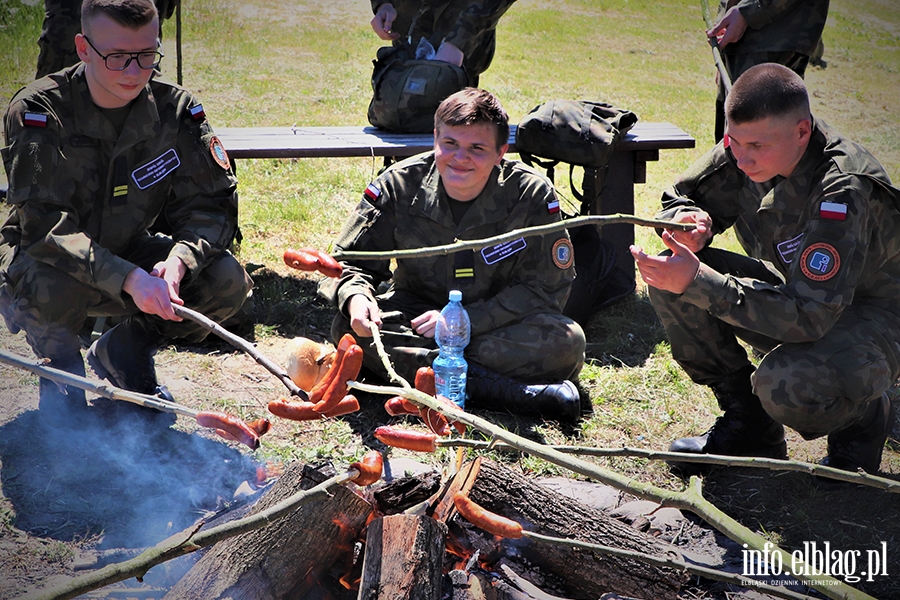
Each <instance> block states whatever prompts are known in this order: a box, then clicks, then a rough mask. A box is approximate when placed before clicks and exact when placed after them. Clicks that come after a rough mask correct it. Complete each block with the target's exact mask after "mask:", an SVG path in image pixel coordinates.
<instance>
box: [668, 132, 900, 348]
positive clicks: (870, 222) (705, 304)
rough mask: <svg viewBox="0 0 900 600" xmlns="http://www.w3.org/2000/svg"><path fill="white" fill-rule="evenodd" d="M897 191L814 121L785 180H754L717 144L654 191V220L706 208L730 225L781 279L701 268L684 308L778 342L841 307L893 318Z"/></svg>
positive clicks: (828, 319)
mask: <svg viewBox="0 0 900 600" xmlns="http://www.w3.org/2000/svg"><path fill="white" fill-rule="evenodd" d="M898 206H900V190H897V189H896V188H894V187H893V186H892V185H891V181H890V178H889V177H888V175H887V173H886V172H885V171H884V169H883V168H882V166H881V165H880V164H879V163H878V161H877V160H876V159H875V158H874V157H873V156H872V155H871V154H869V152H868V151H867V150H865V149H864V148H862V147H861V146H858V145H856V144H854V143H852V142H850V141H848V140H846V139H844V138H842V137H840V136H838V135H837V134H835V133H833V132H831V131H830V130H829V129H828V127H827V126H826V125H825V124H824V123H822V122H821V121H819V120H815V121H814V127H813V134H812V137H811V140H810V142H809V146H808V148H807V150H806V152H805V154H804V155H803V157H802V158H801V159H800V162H799V163H798V165H797V167H796V168H795V169H794V172H793V173H792V174H791V176H790V177H788V178H783V177H776V178H774V179H772V180H771V181H769V182H767V183H765V184H756V183H754V182H752V181H751V180H750V179H749V178H747V177H746V176H744V174H743V173H742V172H741V171H740V170H739V169H738V168H737V166H736V164H735V162H734V158H733V157H732V155H731V153H730V152H729V151H728V149H726V148H725V147H724V146H723V144H722V143H719V144H718V145H717V146H716V147H715V148H713V149H712V150H711V151H710V152H709V153H708V154H707V155H706V156H704V157H703V158H701V159H700V160H699V161H698V162H697V163H695V164H694V165H693V166H692V167H691V168H690V169H689V170H688V171H687V173H685V174H684V175H683V176H682V177H681V178H680V179H679V180H678V181H677V182H676V183H675V185H674V187H673V188H671V189H670V190H667V191H666V192H665V193H664V195H663V207H664V209H663V211H662V212H660V213H659V215H658V216H659V217H661V218H665V219H669V218H674V217H676V216H677V215H678V214H679V213H681V212H682V211H691V210H695V208H700V209H702V210H705V211H706V212H707V213H709V215H710V216H711V217H712V219H713V232H714V233H719V232H722V231H724V230H725V229H727V228H728V227H731V226H734V228H735V232H736V234H737V237H738V240H739V241H740V243H741V245H742V246H743V248H744V250H745V251H746V252H747V254H748V255H750V256H752V257H755V258H759V259H761V260H764V261H767V262H768V263H770V264H771V266H772V268H774V269H776V270H777V271H779V272H780V273H781V275H782V276H783V277H784V279H785V283H784V284H782V285H778V286H772V285H769V284H766V283H763V282H761V281H756V280H751V279H741V278H737V277H733V276H729V275H724V274H720V273H716V272H714V271H711V270H708V269H702V270H701V272H700V273H699V274H698V276H697V278H696V279H695V280H694V282H693V283H692V284H691V285H690V287H689V288H688V289H687V290H686V291H685V293H684V298H685V299H687V300H688V301H689V302H690V303H692V304H694V305H696V306H699V307H701V308H704V309H706V310H708V311H710V312H711V313H712V314H714V315H716V316H717V317H719V318H721V319H723V320H725V321H727V322H728V323H731V324H733V325H736V326H738V327H742V328H745V329H747V330H750V331H755V332H757V333H761V334H763V335H767V336H769V337H771V338H772V339H775V340H780V341H784V342H803V341H809V340H815V339H819V338H820V337H822V336H823V335H824V334H825V333H827V332H828V330H829V329H830V328H831V326H832V325H833V324H834V323H835V322H836V321H837V319H838V318H839V317H840V316H841V311H842V310H843V309H844V307H845V306H847V305H851V304H852V305H854V306H858V305H865V306H867V307H871V309H872V310H871V312H870V314H875V315H877V316H878V318H885V319H888V320H890V321H891V322H893V323H895V324H896V323H898V319H900V208H898Z"/></svg>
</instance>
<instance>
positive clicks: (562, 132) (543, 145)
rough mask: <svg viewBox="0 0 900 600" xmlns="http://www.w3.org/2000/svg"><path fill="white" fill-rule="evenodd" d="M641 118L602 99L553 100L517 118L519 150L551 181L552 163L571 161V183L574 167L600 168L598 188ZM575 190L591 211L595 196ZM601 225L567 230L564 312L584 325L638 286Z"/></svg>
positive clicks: (582, 208)
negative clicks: (570, 262)
mask: <svg viewBox="0 0 900 600" xmlns="http://www.w3.org/2000/svg"><path fill="white" fill-rule="evenodd" d="M637 120H638V118H637V115H635V114H634V113H633V112H631V111H628V110H623V109H620V108H616V107H614V106H611V105H609V104H606V103H603V102H590V101H579V100H553V101H550V102H546V103H544V104H540V105H538V106H536V107H535V108H534V109H533V110H532V111H531V112H530V113H528V114H527V115H525V117H524V118H523V119H522V121H521V122H519V126H518V127H517V129H516V151H517V152H518V153H519V156H520V157H521V158H522V160H523V161H524V162H525V163H526V164H528V165H532V166H534V164H537V165H538V166H540V167H543V168H544V169H547V176H548V177H549V178H550V180H551V181H553V168H554V167H555V166H556V165H558V164H559V163H561V162H563V163H569V183H570V184H572V174H573V171H574V168H575V166H580V167H584V168H590V169H596V170H597V171H598V173H599V175H600V177H598V179H600V181H599V182H598V183H599V185H598V187H597V190H596V191H597V193H599V192H600V189H601V188H602V187H603V186H602V181H603V179H605V174H606V170H607V169H608V167H609V160H610V158H612V155H613V152H615V150H616V143H617V142H618V141H619V139H620V138H621V136H622V135H624V134H625V133H626V132H627V131H628V130H629V129H631V127H632V126H634V124H635V123H637ZM538 156H539V157H541V159H539V158H536V157H538ZM571 190H572V195H573V196H575V197H576V198H577V199H578V200H579V202H580V203H581V206H580V210H579V212H580V213H581V214H587V212H588V209H589V208H590V205H591V203H592V202H593V200H594V199H593V198H588V199H585V198H584V195H583V194H581V193H580V192H579V191H578V190H577V189H576V187H575V185H574V184H572V185H571ZM599 229H600V228H599V227H597V226H595V225H590V224H588V225H582V226H581V227H577V228H575V229H572V230H571V231H570V232H569V234H570V236H571V238H572V247H573V248H574V253H575V273H576V276H575V281H574V282H572V289H571V291H570V293H569V299H568V300H567V301H566V306H565V307H564V308H563V314H564V315H566V316H567V317H569V318H571V319H573V320H574V321H576V322H578V323H579V324H580V325H582V326H586V325H587V322H588V321H589V320H590V318H591V317H592V316H593V315H594V314H595V313H596V312H597V311H598V310H600V309H601V308H604V307H606V306H610V305H612V304H615V303H616V302H618V301H619V300H621V299H623V298H624V297H626V296H628V295H630V294H631V293H632V292H633V291H634V289H635V276H634V273H630V274H629V273H626V272H625V271H623V270H622V269H620V268H618V267H617V266H616V258H617V252H616V248H615V247H613V245H612V244H611V243H610V242H609V240H606V239H603V238H602V237H601V236H600V230H599Z"/></svg>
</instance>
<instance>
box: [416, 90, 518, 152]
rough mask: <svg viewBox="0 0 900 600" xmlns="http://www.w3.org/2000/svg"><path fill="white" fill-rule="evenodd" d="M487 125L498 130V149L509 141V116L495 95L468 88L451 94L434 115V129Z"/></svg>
mask: <svg viewBox="0 0 900 600" xmlns="http://www.w3.org/2000/svg"><path fill="white" fill-rule="evenodd" d="M479 123H487V124H490V125H494V126H495V127H496V128H497V148H500V147H501V146H503V144H505V143H506V142H508V141H509V115H507V114H506V111H505V110H504V109H503V106H501V105H500V101H499V100H498V99H497V97H496V96H495V95H493V94H492V93H490V92H488V91H486V90H480V89H478V88H473V87H467V88H464V89H462V90H460V91H458V92H456V93H455V94H451V95H450V96H447V98H445V99H444V101H443V102H441V104H440V106H438V108H437V111H435V113H434V128H435V129H436V130H440V128H441V126H442V125H450V126H451V127H455V126H457V125H477V124H479Z"/></svg>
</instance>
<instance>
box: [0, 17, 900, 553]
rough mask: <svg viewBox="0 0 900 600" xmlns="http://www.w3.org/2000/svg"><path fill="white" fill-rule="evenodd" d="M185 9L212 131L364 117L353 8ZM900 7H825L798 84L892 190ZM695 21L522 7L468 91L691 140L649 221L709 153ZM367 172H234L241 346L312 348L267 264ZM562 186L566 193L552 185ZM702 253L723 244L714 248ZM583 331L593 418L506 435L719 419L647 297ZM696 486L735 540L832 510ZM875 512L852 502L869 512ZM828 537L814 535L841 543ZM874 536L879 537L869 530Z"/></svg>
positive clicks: (819, 499) (341, 208) (0, 24)
mask: <svg viewBox="0 0 900 600" xmlns="http://www.w3.org/2000/svg"><path fill="white" fill-rule="evenodd" d="M37 4H40V3H37ZM183 11H184V16H183V23H184V81H185V85H186V87H188V88H189V89H191V90H193V91H195V92H196V93H197V94H198V95H199V97H200V98H201V100H202V101H203V104H204V108H205V109H206V112H207V114H208V115H209V116H210V118H211V120H212V123H213V126H214V127H222V126H290V125H293V124H297V125H347V124H358V125H362V124H364V123H365V112H366V107H367V104H368V100H369V94H370V86H369V76H370V71H371V60H372V58H373V57H374V54H375V50H376V49H377V48H378V47H379V45H380V41H379V40H377V39H376V38H375V36H374V35H373V34H372V33H371V30H370V28H369V25H368V21H369V19H370V18H371V13H370V10H369V3H368V2H367V1H364V0H352V1H347V2H335V1H334V0H327V1H326V0H304V1H302V2H298V3H283V2H279V1H277V0H253V1H252V2H250V3H246V2H244V3H240V2H236V1H234V0H204V1H203V2H189V3H186V4H185V6H184V9H183ZM41 13H42V11H41V7H40V6H37V5H36V6H26V5H22V4H19V2H18V0H0V45H2V47H3V48H4V50H3V52H2V54H0V95H2V96H4V97H7V98H8V97H10V96H11V95H12V94H13V93H14V92H15V91H16V90H17V89H18V88H19V87H20V86H21V85H23V84H25V83H27V82H28V81H29V80H30V79H31V77H32V76H33V72H34V65H35V60H36V56H37V46H36V43H35V40H36V39H37V36H38V33H39V30H40V25H41V19H42V14H41ZM898 13H900V11H897V10H896V9H895V7H894V3H893V2H891V1H890V0H832V2H831V8H830V15H829V21H828V24H827V26H826V29H825V33H824V42H825V60H826V61H827V67H826V68H818V67H811V68H810V69H809V71H808V72H807V77H806V81H807V85H808V87H809V89H810V92H811V98H812V105H813V111H814V113H815V114H816V115H818V116H819V117H821V118H823V119H824V120H826V121H827V122H829V123H830V124H832V125H833V126H835V127H836V128H837V129H838V130H839V131H842V132H844V133H845V134H847V135H848V136H850V137H851V138H852V139H854V140H855V141H858V142H860V143H862V144H864V145H865V146H866V147H868V148H869V149H870V150H871V151H872V152H873V153H874V154H875V155H876V156H877V157H878V158H879V159H880V160H881V162H882V164H884V166H885V168H886V169H887V171H888V173H889V174H890V175H891V176H892V177H893V178H894V180H900V136H897V131H898V130H900V93H898V92H900V89H898V88H900V86H898V83H897V82H898V81H900V79H898V77H897V74H898V68H900V67H898V66H900V14H898ZM702 27H703V23H702V18H701V16H700V7H699V5H698V3H696V2H693V1H690V2H689V1H682V0H661V1H652V2H651V1H650V0H560V1H559V2H555V3H547V2H542V1H540V0H519V1H518V2H517V3H516V4H514V5H513V6H512V8H510V10H509V12H508V13H507V15H506V16H505V17H504V18H503V19H502V20H501V22H500V25H499V27H498V42H497V53H496V57H495V59H494V62H493V65H492V66H491V69H490V70H489V71H487V72H486V73H485V74H484V75H482V78H481V85H482V86H483V87H485V88H487V89H490V90H492V91H494V92H495V93H497V95H498V96H499V97H500V99H501V100H502V101H503V103H504V105H505V107H506V108H507V110H508V112H509V114H510V117H511V120H512V121H513V122H517V121H518V120H519V119H521V118H522V117H523V116H524V115H525V114H526V113H527V112H528V111H530V110H531V109H532V108H533V107H534V106H535V105H537V104H539V103H540V102H543V101H546V100H550V99H553V98H584V99H596V100H602V101H607V102H610V103H612V104H615V105H618V106H622V107H625V108H628V109H631V110H633V111H634V112H635V113H637V114H638V116H639V117H640V118H641V119H642V120H643V121H648V122H651V121H670V122H672V123H674V124H676V125H677V126H679V127H680V128H682V129H684V130H685V131H687V132H688V133H690V134H691V135H693V136H694V137H695V138H696V139H697V147H696V148H695V149H692V150H671V151H663V152H661V153H660V160H659V161H658V162H651V163H649V165H648V169H647V183H646V184H645V185H641V186H637V189H636V212H637V213H638V214H640V215H644V216H650V215H652V214H653V213H654V212H655V211H656V208H657V206H658V202H659V194H660V192H661V190H663V189H664V188H665V187H667V186H668V185H670V183H671V182H672V181H673V180H674V179H675V178H676V177H677V176H678V175H679V174H680V173H681V172H682V171H684V170H685V169H686V168H687V167H688V166H689V165H690V164H691V163H692V162H693V161H694V160H696V159H697V158H698V157H699V156H701V154H702V153H703V152H704V151H705V150H706V149H708V148H709V147H710V146H711V145H712V129H713V117H714V115H713V103H714V95H715V89H714V84H713V81H714V67H713V64H712V60H711V56H710V52H709V48H708V45H707V44H706V42H705V40H704V36H703V34H702ZM174 39H175V30H174V24H173V23H172V22H171V21H170V22H167V23H166V24H165V32H164V51H165V53H166V55H167V56H166V59H165V61H164V63H163V66H164V68H165V70H166V72H167V74H168V75H169V76H170V77H172V78H174V73H175V59H174V57H175V47H174ZM380 166H381V165H380V162H379V161H374V160H368V159H328V160H325V159H322V160H303V161H297V160H283V161H281V160H256V161H241V163H240V164H239V165H238V176H239V179H240V188H239V189H240V194H241V217H240V224H241V229H242V232H243V235H244V240H243V242H242V244H241V247H240V255H239V256H240V258H241V260H242V261H243V262H244V263H245V264H246V265H248V266H250V268H254V269H257V270H256V271H255V272H254V274H253V275H254V279H255V281H256V285H257V287H256V292H255V297H256V315H257V320H258V324H257V326H256V332H255V333H256V337H257V340H258V341H260V343H267V344H272V343H276V342H277V341H279V340H282V339H287V338H289V337H292V336H296V335H305V336H308V337H315V338H318V339H321V338H323V337H325V336H326V335H327V331H328V323H329V321H330V317H331V310H330V309H329V308H328V307H326V306H324V305H323V304H322V303H321V301H319V300H317V298H316V296H315V281H314V280H312V279H304V278H301V277H297V276H296V275H295V274H293V273H290V274H289V273H288V271H287V269H286V268H285V267H284V266H283V265H282V264H281V260H280V255H281V253H282V251H283V250H284V249H285V248H286V247H289V246H297V245H312V246H317V247H321V248H325V247H327V245H328V243H329V242H330V241H331V240H332V239H333V238H334V237H335V235H336V234H337V232H338V231H339V229H340V227H341V224H342V222H343V220H344V218H345V216H346V215H347V214H348V212H349V211H350V210H351V209H352V207H353V206H354V205H355V204H356V203H357V201H358V198H359V194H360V193H361V192H362V190H363V189H364V188H365V186H366V184H367V183H368V182H369V181H370V180H371V179H372V178H373V177H374V176H375V174H376V173H377V171H378V169H379V168H380ZM561 187H562V188H563V193H566V192H567V186H566V184H561ZM636 235H637V243H638V244H640V245H643V246H645V247H646V248H649V249H651V250H659V249H661V243H660V241H659V240H658V238H657V237H656V236H655V234H653V233H652V232H651V231H648V230H644V229H640V230H638V231H637V232H636ZM718 243H719V244H720V245H724V246H725V247H728V248H731V249H736V248H737V244H736V241H735V240H734V237H733V236H730V235H726V236H723V237H722V239H721V240H720V241H719V242H718ZM587 334H588V343H589V346H588V360H587V363H586V365H585V368H584V370H583V372H582V375H581V380H580V385H581V387H582V389H583V390H584V391H586V392H587V393H588V394H589V395H590V397H591V401H592V405H593V414H592V415H591V416H590V417H589V418H587V419H586V420H585V421H584V422H583V423H582V424H581V425H580V427H579V428H578V429H576V430H574V431H572V430H565V429H560V428H558V427H555V426H553V425H548V424H534V423H528V422H519V421H517V420H515V419H510V420H508V421H503V424H504V425H505V426H508V427H510V428H511V429H520V430H521V432H522V433H523V434H525V435H528V436H529V437H533V438H538V439H544V440H546V441H548V442H561V443H577V444H586V445H595V446H606V445H616V446H618V445H622V444H626V445H633V446H638V447H647V448H654V449H662V448H665V447H666V446H667V445H668V443H669V441H670V440H672V439H674V438H676V437H679V436H683V435H693V434H696V433H699V432H702V431H703V430H704V429H705V428H706V427H708V426H709V424H710V423H711V422H712V421H713V419H714V418H715V416H716V414H717V412H718V409H717V407H716V405H715V401H714V399H713V398H712V396H711V394H710V393H709V391H708V390H707V389H706V388H701V387H698V386H696V385H694V384H693V383H692V382H691V381H690V380H689V379H688V378H687V377H686V376H685V374H684V373H683V371H682V370H681V369H680V368H679V367H678V365H677V364H676V363H675V362H674V360H673V359H672V357H671V352H670V350H669V347H668V345H667V343H666V340H665V335H664V332H663V331H662V329H661V327H660V326H659V323H658V321H657V320H656V318H655V315H654V314H653V311H652V308H651V307H650V306H649V302H648V301H647V298H646V296H645V294H643V293H639V294H636V295H635V296H634V297H632V298H631V299H629V300H628V301H626V302H624V303H621V304H619V305H618V306H614V307H611V308H609V309H606V310H605V311H603V312H602V313H601V314H600V315H598V317H596V318H595V319H594V320H593V321H592V322H591V323H590V325H589V327H588V328H587ZM0 335H5V334H0ZM182 356H185V357H184V358H182ZM176 357H177V358H176ZM161 358H162V359H163V360H171V361H175V360H185V361H187V362H188V363H189V364H190V365H191V368H192V369H193V370H195V371H197V372H198V373H201V372H205V371H209V372H214V371H215V369H216V368H217V367H216V362H217V357H215V356H201V357H198V358H191V357H190V355H189V354H187V355H186V354H185V353H183V352H179V351H178V349H170V350H168V351H166V352H165V353H164V354H163V355H162V356H161ZM220 358H221V357H219V359H220ZM213 380H214V381H215V377H214V376H213ZM260 390H261V391H259V392H256V393H257V396H258V397H257V402H256V406H253V405H250V406H247V405H246V403H245V402H244V401H242V400H240V399H238V395H237V392H234V393H232V392H233V391H234V390H230V389H226V390H225V391H224V395H225V398H224V399H222V398H219V397H218V395H217V394H218V393H222V392H216V390H212V391H210V392H208V393H207V395H206V396H204V397H201V398H198V402H200V403H203V404H204V405H205V406H211V407H218V408H228V409H233V410H235V411H237V412H239V413H241V414H242V415H247V416H248V417H251V416H261V412H260V411H261V410H262V406H264V405H265V402H267V401H268V400H271V399H274V398H275V397H277V396H278V395H280V393H283V392H282V391H281V390H278V389H276V387H275V386H263V387H261V388H260ZM378 418H379V417H377V416H376V415H374V414H365V415H362V416H360V417H358V418H355V419H347V420H339V421H335V422H329V423H322V422H315V423H297V424H288V425H282V426H280V427H281V429H279V432H280V434H279V436H278V437H276V438H272V442H270V444H269V445H268V446H267V447H266V448H265V450H264V453H263V456H266V457H268V458H273V459H282V460H288V459H299V460H305V461H313V460H320V459H323V458H331V459H333V460H335V461H336V462H343V461H350V460H355V459H356V458H358V457H359V456H360V455H361V453H362V452H363V451H364V450H365V446H366V445H367V444H368V443H369V442H370V441H371V434H370V432H371V430H372V429H374V426H375V425H377V424H380V423H379V422H378V420H377V419H378ZM381 418H383V416H382V417H381ZM789 449H790V452H791V454H792V456H793V457H795V458H800V459H804V460H817V459H818V458H819V457H821V456H822V455H823V454H824V441H823V440H818V441H813V442H805V441H803V440H801V439H800V438H799V437H798V436H796V435H792V437H791V438H790V439H789ZM450 454H451V453H448V452H444V453H443V454H442V457H448V456H450ZM417 458H420V457H417ZM600 462H602V463H603V464H608V465H611V466H615V467H616V468H618V469H621V470H623V471H625V472H628V473H630V474H632V475H633V476H634V477H636V478H639V479H642V480H645V481H650V482H653V483H656V484H659V485H663V486H678V485H680V482H679V481H678V480H674V479H672V478H671V477H670V476H669V474H668V472H667V471H666V469H665V468H663V467H662V466H660V465H658V464H656V463H647V462H646V461H638V460H625V459H616V460H601V461H600ZM882 466H883V468H884V469H885V470H886V471H888V472H890V473H894V474H898V473H900V459H898V455H897V453H896V452H888V453H886V459H885V461H884V463H883V465H882ZM519 467H520V468H522V469H524V470H526V471H529V472H543V473H549V472H556V471H558V470H557V469H556V468H554V467H552V466H549V465H547V464H546V463H543V462H542V461H539V460H536V459H533V458H528V457H525V458H521V459H520V460H519ZM708 485H709V493H710V494H711V496H712V497H714V498H715V499H716V500H717V502H720V503H721V504H722V505H723V506H729V507H732V509H734V510H738V511H741V514H742V515H744V516H745V517H746V519H747V520H746V524H747V525H748V526H750V527H753V528H755V529H757V530H759V531H765V532H767V535H772V536H773V537H778V538H779V539H784V540H786V543H788V544H791V543H797V541H798V540H802V539H810V538H809V536H810V535H812V533H811V532H810V531H811V530H810V526H809V525H808V515H810V514H820V511H822V510H823V508H822V503H823V502H824V504H825V505H826V506H827V507H833V506H834V505H835V504H837V506H838V508H839V507H840V505H841V502H837V503H836V502H835V501H834V498H835V496H830V495H829V494H828V493H823V492H821V491H816V490H815V489H814V488H813V486H810V485H809V484H808V482H807V481H806V480H805V479H803V478H802V477H796V478H795V477H776V478H768V479H767V484H766V485H767V486H768V488H766V489H768V490H769V492H770V496H767V497H766V503H767V504H766V505H767V506H769V507H770V508H771V507H775V506H779V505H780V504H781V503H783V502H786V501H787V502H790V503H791V505H792V509H793V514H794V516H795V517H796V519H793V520H792V519H791V518H790V517H789V516H786V515H784V514H783V513H782V512H777V511H775V512H773V511H771V510H770V511H769V512H766V513H765V514H763V515H760V514H758V513H757V512H755V511H756V510H757V509H756V508H754V506H753V504H752V503H751V502H746V501H745V499H744V498H743V497H742V496H741V495H742V494H743V495H744V496H750V497H754V498H757V499H759V498H760V497H762V495H761V494H762V492H757V491H755V490H756V489H757V488H760V487H763V488H765V487H766V486H762V485H761V484H760V483H759V481H758V480H754V479H752V478H746V477H744V478H741V476H740V475H735V476H734V478H733V480H732V479H721V478H720V479H719V480H714V481H710V482H709V483H708ZM754 486H755V487H754ZM823 498H824V500H823ZM843 498H845V499H846V496H844V497H843ZM785 499H787V500H785ZM871 501H872V500H870V499H869V497H868V496H866V502H871ZM863 512H866V513H867V514H870V513H871V512H872V511H868V510H865V511H863ZM823 514H824V513H823ZM894 514H896V513H894ZM803 515H807V517H803V518H801V517H802V516H803ZM861 518H862V517H856V516H854V518H853V519H851V520H854V521H856V520H859V519H861ZM826 520H827V519H826ZM835 520H838V517H835ZM894 520H896V519H894ZM838 527H839V526H838V525H834V526H833V527H831V528H829V529H827V530H826V532H825V533H823V534H822V535H825V536H827V535H830V533H834V535H835V536H836V537H837V536H839V535H844V534H843V533H841V532H839V531H838V529H837V528H838ZM870 527H871V528H872V530H874V531H877V530H878V529H877V527H876V525H875V524H870ZM848 535H849V534H848ZM891 535H896V532H894V533H891ZM803 536H807V537H805V538H804V537H803ZM826 539H827V537H826ZM892 539H893V538H892ZM866 543H868V542H866ZM870 547H875V546H871V545H870Z"/></svg>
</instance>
